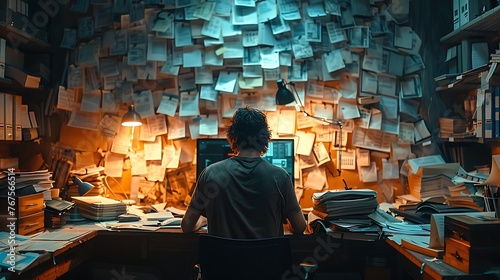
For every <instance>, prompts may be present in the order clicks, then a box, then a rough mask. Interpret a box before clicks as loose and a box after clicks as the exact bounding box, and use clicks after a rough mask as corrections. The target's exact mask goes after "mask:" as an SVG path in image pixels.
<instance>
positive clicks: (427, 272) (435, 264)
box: [386, 239, 497, 280]
mask: <svg viewBox="0 0 500 280" xmlns="http://www.w3.org/2000/svg"><path fill="white" fill-rule="evenodd" d="M386 242H387V243H388V244H389V245H390V246H391V247H392V248H394V249H395V250H396V251H397V253H398V256H399V257H401V258H400V260H403V263H401V262H400V264H402V265H405V264H404V261H406V262H407V264H408V262H409V263H411V264H409V266H405V268H406V270H407V272H408V273H410V274H420V275H421V276H420V277H421V278H422V279H454V280H457V279H497V278H495V276H494V275H490V276H491V278H486V277H487V276H485V275H484V274H467V273H464V272H462V271H460V270H458V269H456V268H454V267H452V266H450V265H448V264H446V263H444V262H443V260H442V259H433V258H432V257H429V256H426V255H423V254H420V253H417V252H414V251H411V250H408V249H406V248H403V247H402V246H401V245H400V244H398V243H397V242H395V241H394V240H390V239H386ZM420 277H419V278H420Z"/></svg>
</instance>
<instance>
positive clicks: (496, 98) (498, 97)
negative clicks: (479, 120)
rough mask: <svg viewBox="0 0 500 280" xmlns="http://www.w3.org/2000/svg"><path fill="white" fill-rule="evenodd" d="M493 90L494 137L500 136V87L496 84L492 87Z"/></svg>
mask: <svg viewBox="0 0 500 280" xmlns="http://www.w3.org/2000/svg"><path fill="white" fill-rule="evenodd" d="M492 92H493V99H492V100H493V104H492V108H493V113H492V118H493V138H500V87H499V86H496V87H494V88H493V89H492Z"/></svg>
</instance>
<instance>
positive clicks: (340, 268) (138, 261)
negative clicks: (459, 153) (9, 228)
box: [0, 229, 387, 280]
mask: <svg viewBox="0 0 500 280" xmlns="http://www.w3.org/2000/svg"><path fill="white" fill-rule="evenodd" d="M198 236H199V234H184V233H181V232H180V230H177V229H174V230H159V231H107V230H95V231H92V232H90V233H89V234H87V235H85V236H84V237H82V238H81V239H79V240H76V241H75V242H73V243H72V244H70V246H68V247H67V248H66V247H65V248H64V249H61V250H59V251H56V252H55V253H54V254H44V255H42V256H41V257H40V258H39V259H38V260H37V261H35V263H34V264H33V265H31V266H30V267H28V268H27V269H26V270H24V271H23V272H22V273H21V274H19V275H15V274H12V273H10V272H9V275H6V278H7V279H56V278H58V279H61V280H66V279H68V280H69V279H71V280H75V279H76V280H78V279H113V278H114V279H131V278H130V277H129V278H127V277H128V276H131V275H134V276H135V279H166V278H168V279H173V280H175V279H182V280H186V279H189V280H192V279H194V276H195V274H196V270H195V269H194V267H193V266H194V264H195V263H197V259H198ZM288 237H289V238H290V240H291V245H292V250H293V261H294V263H297V264H298V263H299V262H302V261H309V262H315V263H317V264H318V265H319V268H318V270H317V272H316V273H317V274H319V273H323V274H328V275H340V274H341V273H357V274H358V275H359V277H360V278H361V279H362V278H363V274H364V270H365V268H366V260H367V258H370V257H378V258H380V257H385V256H384V252H385V248H386V247H387V245H386V244H385V241H383V240H375V239H371V238H357V236H354V237H352V236H349V235H346V234H344V235H342V234H331V235H327V234H314V235H289V236H288ZM358 237H359V236H358ZM1 276H2V275H0V277H1ZM59 277H60V278H59ZM147 277H150V278H147ZM154 277H156V278H154Z"/></svg>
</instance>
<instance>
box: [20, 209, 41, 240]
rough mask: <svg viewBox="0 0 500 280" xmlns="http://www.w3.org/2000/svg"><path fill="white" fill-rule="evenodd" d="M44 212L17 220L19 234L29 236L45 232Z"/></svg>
mask: <svg viewBox="0 0 500 280" xmlns="http://www.w3.org/2000/svg"><path fill="white" fill-rule="evenodd" d="M43 219H44V212H43V211H42V212H38V213H35V214H31V215H29V216H26V217H23V218H19V219H18V220H17V233H18V234H21V235H29V234H33V233H37V232H40V231H43V230H44V223H43Z"/></svg>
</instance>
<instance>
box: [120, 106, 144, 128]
mask: <svg viewBox="0 0 500 280" xmlns="http://www.w3.org/2000/svg"><path fill="white" fill-rule="evenodd" d="M141 125H142V119H141V115H139V113H137V112H136V111H135V108H134V105H130V106H129V107H128V111H127V113H125V115H123V117H122V126H131V127H135V126H141Z"/></svg>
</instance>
